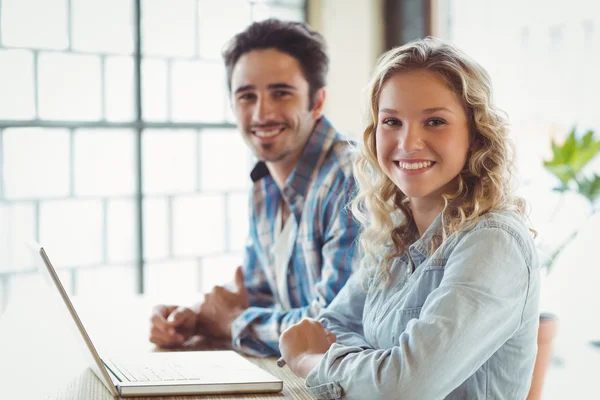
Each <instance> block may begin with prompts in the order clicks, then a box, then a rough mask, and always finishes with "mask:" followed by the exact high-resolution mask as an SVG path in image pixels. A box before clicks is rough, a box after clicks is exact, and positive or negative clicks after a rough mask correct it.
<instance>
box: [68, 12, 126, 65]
mask: <svg viewBox="0 0 600 400" xmlns="http://www.w3.org/2000/svg"><path fill="white" fill-rule="evenodd" d="M71 4H72V24H73V28H72V29H73V48H74V49H77V50H84V51H92V52H107V53H123V54H131V53H132V52H133V13H132V11H133V3H132V1H131V0H102V1H99V0H96V1H90V0H71ZM107 27H110V29H106V28H107ZM99 32H102V33H101V34H99Z"/></svg>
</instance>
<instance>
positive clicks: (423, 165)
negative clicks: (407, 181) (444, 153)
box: [398, 161, 433, 169]
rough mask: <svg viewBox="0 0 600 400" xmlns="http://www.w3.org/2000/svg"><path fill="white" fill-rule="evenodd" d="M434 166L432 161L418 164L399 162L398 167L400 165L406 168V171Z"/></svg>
mask: <svg viewBox="0 0 600 400" xmlns="http://www.w3.org/2000/svg"><path fill="white" fill-rule="evenodd" d="M432 164H433V162H432V161H424V162H418V163H406V162H398V165H400V167H401V168H404V169H421V168H427V167H429V166H431V165H432Z"/></svg>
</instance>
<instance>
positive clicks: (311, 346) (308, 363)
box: [279, 318, 336, 378]
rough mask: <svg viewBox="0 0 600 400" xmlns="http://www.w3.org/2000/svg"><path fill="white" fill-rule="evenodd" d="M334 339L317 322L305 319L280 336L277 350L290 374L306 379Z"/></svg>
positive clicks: (332, 334)
mask: <svg viewBox="0 0 600 400" xmlns="http://www.w3.org/2000/svg"><path fill="white" fill-rule="evenodd" d="M335 339H336V338H335V334H334V333H331V332H329V331H328V330H327V329H325V327H324V326H323V325H321V323H320V322H319V321H317V320H314V319H310V318H305V319H303V320H302V321H300V322H298V323H297V324H294V325H292V326H291V327H289V328H288V329H287V330H285V331H284V332H283V333H282V334H281V337H280V338H279V350H280V351H281V355H282V356H283V359H284V360H285V361H286V363H287V365H288V367H289V368H290V369H291V370H292V372H293V373H295V374H296V375H298V376H300V377H302V378H306V376H307V375H308V373H309V372H310V371H311V370H312V369H313V368H314V367H315V365H317V364H318V363H319V361H320V360H321V358H323V355H324V354H325V353H326V352H327V350H329V348H330V347H331V345H332V344H333V343H335Z"/></svg>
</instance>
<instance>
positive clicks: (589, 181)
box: [577, 174, 600, 205]
mask: <svg viewBox="0 0 600 400" xmlns="http://www.w3.org/2000/svg"><path fill="white" fill-rule="evenodd" d="M577 191H578V192H579V193H580V194H581V195H582V196H585V197H586V198H587V199H588V200H589V202H590V203H591V204H592V205H593V204H594V202H595V201H596V200H597V199H598V198H600V176H599V175H597V174H594V176H593V177H592V178H585V177H584V178H581V179H578V180H577Z"/></svg>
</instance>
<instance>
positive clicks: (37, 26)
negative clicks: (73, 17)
mask: <svg viewBox="0 0 600 400" xmlns="http://www.w3.org/2000/svg"><path fill="white" fill-rule="evenodd" d="M1 14H2V20H1V21H0V25H1V27H2V35H1V36H2V42H3V44H4V45H6V46H15V47H36V48H50V49H65V48H67V45H68V42H69V39H68V32H67V26H68V25H67V0H2V13H1Z"/></svg>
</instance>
